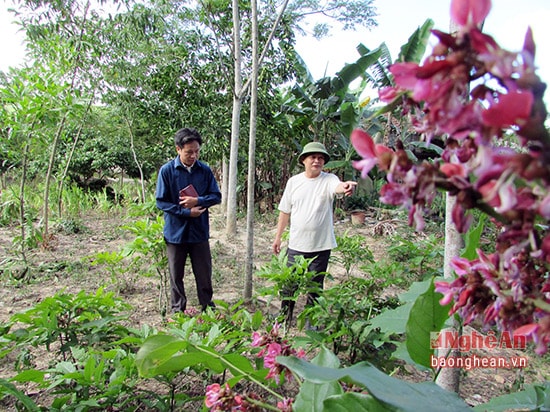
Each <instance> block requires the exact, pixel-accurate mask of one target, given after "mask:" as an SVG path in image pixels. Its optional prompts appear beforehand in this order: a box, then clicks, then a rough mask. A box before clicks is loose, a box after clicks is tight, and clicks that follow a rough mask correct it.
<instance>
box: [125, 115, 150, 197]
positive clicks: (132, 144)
mask: <svg viewBox="0 0 550 412" xmlns="http://www.w3.org/2000/svg"><path fill="white" fill-rule="evenodd" d="M124 120H125V121H126V126H128V133H130V149H131V150H132V156H134V162H135V164H136V166H137V168H138V170H139V181H140V182H141V203H145V178H144V177H143V168H142V167H141V163H139V160H138V158H137V153H136V147H135V145H134V133H133V132H132V125H131V124H130V121H129V120H128V117H126V116H124Z"/></svg>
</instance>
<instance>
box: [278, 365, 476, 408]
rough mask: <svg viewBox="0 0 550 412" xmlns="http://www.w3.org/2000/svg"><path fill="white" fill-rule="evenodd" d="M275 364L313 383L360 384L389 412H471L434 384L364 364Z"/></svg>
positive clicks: (462, 403) (454, 396) (453, 395)
mask: <svg viewBox="0 0 550 412" xmlns="http://www.w3.org/2000/svg"><path fill="white" fill-rule="evenodd" d="M277 362H279V363H280V364H281V365H284V366H286V367H287V368H289V369H290V370H292V371H293V372H294V373H296V374H298V375H299V376H300V377H302V378H303V379H305V380H307V381H310V382H313V383H324V382H331V381H339V380H343V381H346V382H351V383H354V384H356V385H359V386H361V387H362V388H364V389H366V390H367V391H368V392H369V394H370V395H371V396H372V397H374V398H375V399H376V400H377V401H378V402H379V403H381V404H383V405H384V406H385V407H386V408H389V410H399V411H403V412H409V411H410V412H418V408H419V406H420V405H421V406H422V410H425V411H431V412H439V411H441V412H447V411H454V412H461V411H469V410H471V409H470V408H469V406H468V405H466V403H464V401H463V400H462V399H460V398H459V396H458V395H457V394H456V393H452V392H448V391H446V390H444V389H442V388H440V387H439V386H437V385H436V384H435V383H433V382H422V383H409V382H405V381H402V380H399V379H396V378H393V377H391V376H389V375H386V374H385V373H383V372H381V371H379V370H378V369H376V368H375V367H374V366H372V365H370V364H368V363H366V362H361V363H358V364H355V365H353V366H351V367H349V368H344V369H332V368H326V367H322V366H317V365H314V364H312V363H308V362H306V361H304V360H302V359H298V358H294V357H278V358H277Z"/></svg>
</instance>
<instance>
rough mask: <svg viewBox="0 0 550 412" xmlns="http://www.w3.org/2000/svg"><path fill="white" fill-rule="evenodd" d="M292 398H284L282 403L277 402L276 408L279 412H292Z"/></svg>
mask: <svg viewBox="0 0 550 412" xmlns="http://www.w3.org/2000/svg"><path fill="white" fill-rule="evenodd" d="M292 402H293V399H292V398H284V399H283V400H282V401H279V402H277V408H279V410H280V411H281V412H292Z"/></svg>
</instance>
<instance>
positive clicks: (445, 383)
mask: <svg viewBox="0 0 550 412" xmlns="http://www.w3.org/2000/svg"><path fill="white" fill-rule="evenodd" d="M450 31H451V33H453V32H456V31H457V27H456V26H455V25H454V23H453V21H452V20H451V22H450ZM455 204H456V196H450V195H449V193H446V194H445V256H444V262H443V276H444V277H445V278H449V279H450V278H452V277H453V270H452V268H451V259H452V258H453V257H455V256H459V255H460V249H461V248H462V237H461V236H460V233H458V230H457V229H456V226H455V224H454V222H453V219H452V216H453V208H454V205H455ZM453 322H454V323H453V326H451V327H450V328H448V329H445V330H443V332H445V331H456V330H457V329H458V327H459V325H458V324H457V322H456V321H454V318H453ZM439 352H440V353H438V354H437V356H448V357H454V358H456V357H458V356H460V351H459V350H457V349H449V350H440V351H439ZM435 382H436V383H437V384H438V385H439V386H441V387H442V388H443V389H446V390H448V391H451V392H456V393H458V391H459V389H460V369H458V368H443V369H441V371H440V372H439V374H438V375H437V379H436V381H435Z"/></svg>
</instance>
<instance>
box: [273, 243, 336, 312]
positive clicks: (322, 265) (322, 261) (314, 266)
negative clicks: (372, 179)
mask: <svg viewBox="0 0 550 412" xmlns="http://www.w3.org/2000/svg"><path fill="white" fill-rule="evenodd" d="M330 253H331V250H330V249H328V250H322V251H320V252H299V251H297V250H293V249H288V250H287V256H288V262H287V264H288V266H292V265H293V264H294V262H295V256H303V257H304V258H306V259H311V258H315V259H314V260H313V261H312V262H311V263H310V264H309V266H308V271H309V272H313V271H315V272H317V273H326V271H327V268H328V262H329V259H330ZM312 280H313V281H314V282H317V283H318V284H319V288H320V289H323V284H324V282H325V275H323V274H318V275H315V276H314V277H313V278H312ZM294 292H295V291H294V290H286V291H283V293H282V295H283V301H282V304H281V311H282V312H283V314H285V315H286V317H287V321H289V322H290V321H292V315H293V312H294V305H295V301H294V300H291V299H284V297H285V296H287V297H288V296H292V295H294ZM318 296H319V295H318V294H317V293H308V295H307V300H306V306H311V305H313V303H314V301H315V299H317V297H318Z"/></svg>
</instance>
